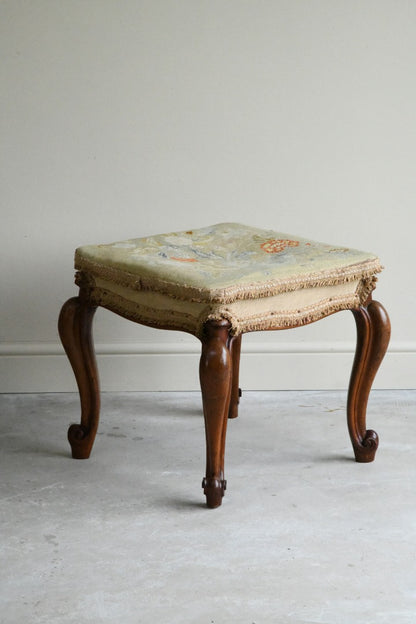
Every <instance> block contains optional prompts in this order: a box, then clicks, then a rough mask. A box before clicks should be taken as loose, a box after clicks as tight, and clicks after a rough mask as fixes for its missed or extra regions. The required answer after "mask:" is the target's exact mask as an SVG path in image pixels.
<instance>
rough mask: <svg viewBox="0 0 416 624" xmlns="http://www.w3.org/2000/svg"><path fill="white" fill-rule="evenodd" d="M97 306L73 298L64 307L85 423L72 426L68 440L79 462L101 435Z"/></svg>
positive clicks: (64, 335)
mask: <svg viewBox="0 0 416 624" xmlns="http://www.w3.org/2000/svg"><path fill="white" fill-rule="evenodd" d="M95 310H96V307H95V306H92V305H90V304H89V303H88V301H87V299H86V298H85V297H82V296H80V297H73V298H72V299H69V300H68V301H67V302H66V303H65V304H64V305H63V307H62V310H61V313H60V316H59V322H58V329H59V335H60V337H61V341H62V344H63V347H64V349H65V351H66V354H67V356H68V359H69V361H70V362H71V366H72V369H73V371H74V374H75V378H76V381H77V384H78V390H79V396H80V401H81V423H80V424H79V425H78V424H75V425H71V426H70V427H69V430H68V440H69V443H70V445H71V449H72V457H74V458H75V459H87V458H88V457H89V456H90V453H91V449H92V446H93V444H94V439H95V435H96V433H97V427H98V420H99V413H100V390H99V382H98V371H97V364H96V361H95V354H94V345H93V341H92V333H91V327H92V320H93V317H94V313H95Z"/></svg>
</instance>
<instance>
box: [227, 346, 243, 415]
mask: <svg viewBox="0 0 416 624" xmlns="http://www.w3.org/2000/svg"><path fill="white" fill-rule="evenodd" d="M241 338H242V334H240V335H239V336H234V337H233V338H232V339H231V341H230V352H231V359H232V367H233V373H232V383H231V400H230V410H229V412H228V418H237V416H238V404H239V403H240V397H241V394H242V392H241V388H240V387H239V385H238V382H239V376H240V353H241Z"/></svg>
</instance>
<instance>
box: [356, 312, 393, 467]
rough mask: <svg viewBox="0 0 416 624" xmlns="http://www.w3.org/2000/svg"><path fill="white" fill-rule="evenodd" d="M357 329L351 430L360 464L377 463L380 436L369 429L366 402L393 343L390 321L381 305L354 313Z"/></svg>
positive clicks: (357, 459)
mask: <svg viewBox="0 0 416 624" xmlns="http://www.w3.org/2000/svg"><path fill="white" fill-rule="evenodd" d="M352 312H353V314H354V317H355V322H356V325H357V349H356V353H355V359H354V364H353V367H352V372H351V380H350V386H349V390H348V405H347V419H348V429H349V433H350V437H351V442H352V446H353V449H354V453H355V459H356V461H357V462H371V461H373V460H374V457H375V454H376V451H377V447H378V436H377V434H376V432H375V431H373V430H372V429H368V430H367V429H366V413H367V402H368V397H369V394H370V390H371V386H372V384H373V381H374V378H375V376H376V373H377V370H378V368H379V366H380V364H381V362H382V360H383V357H384V354H385V353H386V350H387V347H388V344H389V340H390V321H389V317H388V315H387V312H386V310H385V309H384V308H383V306H382V305H381V303H378V301H370V303H369V304H368V305H367V306H362V307H360V308H358V309H357V310H352Z"/></svg>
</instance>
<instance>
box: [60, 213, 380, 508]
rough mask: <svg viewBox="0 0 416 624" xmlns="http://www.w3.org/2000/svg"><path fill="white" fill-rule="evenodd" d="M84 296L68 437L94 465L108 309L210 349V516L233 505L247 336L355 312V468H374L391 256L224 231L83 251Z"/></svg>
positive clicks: (205, 363) (68, 341)
mask: <svg viewBox="0 0 416 624" xmlns="http://www.w3.org/2000/svg"><path fill="white" fill-rule="evenodd" d="M75 268H76V270H77V273H76V278H75V281H76V284H77V285H78V286H79V295H78V297H73V298H71V299H69V300H68V301H67V302H66V303H65V304H64V305H63V307H62V310H61V314H60V317H59V333H60V337H61V340H62V344H63V346H64V348H65V351H66V353H67V355H68V358H69V360H70V362H71V365H72V368H73V370H74V373H75V377H76V380H77V384H78V388H79V393H80V400H81V423H80V424H73V425H71V426H70V428H69V430H68V439H69V442H70V445H71V449H72V456H73V457H74V458H77V459H86V458H88V457H89V455H90V453H91V449H92V446H93V444H94V439H95V436H96V432H97V427H98V421H99V410H100V394H99V383H98V371H97V365H96V361H95V354H94V345H93V340H92V331H91V330H92V321H93V317H94V313H95V311H96V309H97V307H98V306H102V307H104V308H107V309H108V310H111V311H113V312H115V313H117V314H119V315H121V316H123V317H125V318H127V319H130V320H132V321H135V322H136V323H141V324H143V325H148V326H151V327H156V328H160V329H170V330H180V331H184V332H188V333H190V334H192V335H194V336H196V337H197V338H198V339H199V340H200V341H201V343H202V352H201V359H200V367H199V375H200V382H201V391H202V402H203V411H204V419H205V433H206V473H205V477H204V479H203V483H202V486H203V488H204V493H205V495H206V500H207V505H208V507H211V508H214V507H218V506H219V505H221V502H222V497H223V495H224V491H225V489H226V481H225V478H224V453H225V437H226V429H227V420H228V418H235V417H236V416H237V413H238V403H239V399H240V396H241V390H240V389H239V364H240V350H241V338H242V335H243V334H244V333H247V332H253V331H261V330H278V329H279V330H281V329H287V328H294V327H299V326H302V325H305V324H307V323H312V322H314V321H318V320H319V319H321V318H324V317H326V316H329V315H330V314H333V313H335V312H338V311H340V310H351V311H352V313H353V315H354V317H355V322H356V326H357V345H356V353H355V359H354V363H353V367H352V373H351V378H350V384H349V390H348V401H347V422H348V429H349V434H350V437H351V442H352V446H353V449H354V454H355V459H356V460H357V461H358V462H371V461H373V459H374V456H375V453H376V450H377V447H378V436H377V434H376V433H375V431H373V430H371V429H367V428H366V410H367V402H368V397H369V393H370V389H371V386H372V383H373V380H374V377H375V375H376V372H377V370H378V367H379V365H380V363H381V361H382V359H383V357H384V354H385V352H386V349H387V346H388V343H389V339H390V322H389V318H388V315H387V313H386V311H385V309H384V308H383V306H382V305H381V304H380V303H378V302H377V301H374V300H372V296H371V293H372V291H373V290H374V288H375V283H376V279H377V278H376V274H377V273H379V272H380V271H381V266H380V262H379V259H378V258H377V257H376V256H374V255H373V254H370V253H365V252H361V251H357V250H355V249H349V248H345V247H338V246H334V245H327V244H323V243H318V242H315V241H312V240H307V239H304V238H299V237H295V236H290V235H287V234H282V233H280V232H275V231H272V230H262V229H258V228H254V227H249V226H245V225H241V224H238V223H221V224H217V225H214V226H210V227H205V228H201V229H196V230H189V231H185V232H175V233H171V234H162V235H158V236H150V237H148V238H137V239H129V240H124V241H121V242H117V243H112V244H104V245H86V246H83V247H79V248H78V249H77V250H76V253H75Z"/></svg>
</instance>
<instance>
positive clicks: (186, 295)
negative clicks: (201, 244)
mask: <svg viewBox="0 0 416 624" xmlns="http://www.w3.org/2000/svg"><path fill="white" fill-rule="evenodd" d="M75 268H76V269H77V270H79V271H82V272H87V273H91V274H92V275H94V276H96V277H100V278H102V279H105V280H107V281H110V282H114V283H115V284H119V285H120V286H127V287H128V288H132V289H133V290H150V291H153V292H159V293H161V294H163V295H169V296H170V297H174V298H175V299H180V300H182V301H194V302H197V303H222V304H226V303H233V302H234V301H238V300H241V299H258V298H260V297H271V296H274V295H278V294H280V293H284V292H291V291H294V290H300V289H302V288H314V287H319V286H335V285H337V284H344V283H347V282H353V281H357V280H359V279H364V280H367V279H374V276H375V274H376V273H380V272H381V271H382V269H383V267H382V266H381V264H380V261H379V259H378V258H375V259H372V260H366V261H365V262H360V263H358V264H353V265H350V266H347V267H342V268H338V269H334V270H332V271H320V272H317V273H310V274H309V275H305V276H302V277H294V278H288V279H282V280H271V281H269V282H260V283H252V284H243V285H239V286H229V287H226V288H217V289H215V288H214V289H210V288H197V287H195V286H190V285H188V284H181V283H174V282H168V281H165V280H161V279H159V278H157V277H155V278H148V277H140V276H137V275H135V274H133V273H130V272H128V271H123V270H121V269H116V268H114V267H110V266H104V265H101V264H98V263H96V262H92V261H91V260H86V259H85V258H82V257H80V256H78V254H76V256H75Z"/></svg>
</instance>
